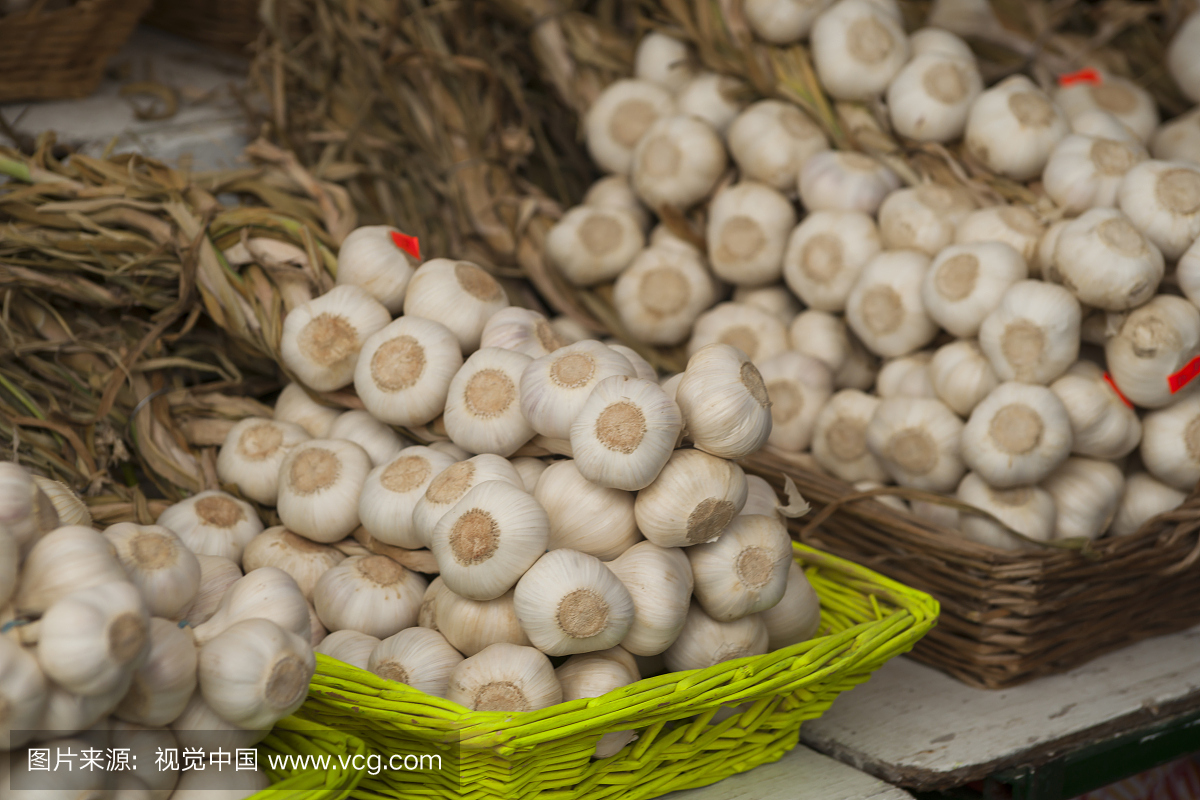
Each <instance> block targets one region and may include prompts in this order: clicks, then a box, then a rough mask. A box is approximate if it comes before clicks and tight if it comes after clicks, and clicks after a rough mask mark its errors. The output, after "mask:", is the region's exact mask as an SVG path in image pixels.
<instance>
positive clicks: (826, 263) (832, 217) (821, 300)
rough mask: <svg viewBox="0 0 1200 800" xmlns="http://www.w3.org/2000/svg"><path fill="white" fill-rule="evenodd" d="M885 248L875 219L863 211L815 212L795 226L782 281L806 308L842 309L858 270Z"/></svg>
mask: <svg viewBox="0 0 1200 800" xmlns="http://www.w3.org/2000/svg"><path fill="white" fill-rule="evenodd" d="M882 249H883V244H882V240H881V238H880V234H879V229H878V228H877V227H876V226H875V220H874V219H872V218H871V217H870V216H869V215H867V214H864V213H863V212H861V211H814V212H812V213H810V214H809V215H808V216H807V217H805V218H804V220H803V221H802V222H801V223H800V224H799V225H797V226H796V228H795V229H794V230H793V231H792V234H791V236H790V237H789V239H788V245H787V250H786V251H785V253H784V257H783V279H784V280H785V281H786V282H787V285H788V288H789V289H791V290H792V291H793V292H795V293H796V296H797V297H799V298H800V299H801V300H803V301H804V303H805V304H806V305H807V306H809V308H812V309H816V310H820V311H842V310H843V309H845V307H846V298H847V297H848V296H849V295H850V290H851V289H852V288H853V287H854V283H855V282H856V281H857V280H858V276H859V274H860V273H861V272H862V268H863V267H864V266H866V264H867V262H869V261H870V260H871V259H872V258H874V257H875V256H876V255H878V254H879V252H880V251H881V250H882Z"/></svg>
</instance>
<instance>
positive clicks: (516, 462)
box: [511, 456, 550, 494]
mask: <svg viewBox="0 0 1200 800" xmlns="http://www.w3.org/2000/svg"><path fill="white" fill-rule="evenodd" d="M511 463H512V465H513V469H515V470H516V471H517V474H518V475H520V476H521V483H522V484H523V485H524V487H525V491H527V492H529V493H530V494H533V492H534V490H535V489H537V484H538V480H539V479H540V478H541V477H542V473H543V472H545V471H546V468H547V467H549V466H550V464H549V463H548V462H546V461H543V460H542V459H540V458H533V457H531V456H521V457H520V458H514V459H512V460H511Z"/></svg>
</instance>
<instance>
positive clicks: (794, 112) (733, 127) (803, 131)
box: [726, 100, 829, 196]
mask: <svg viewBox="0 0 1200 800" xmlns="http://www.w3.org/2000/svg"><path fill="white" fill-rule="evenodd" d="M726 138H727V140H728V142H729V152H730V154H731V155H732V156H733V160H734V162H736V163H737V166H738V171H739V172H740V173H741V174H742V177H743V179H744V180H753V181H761V182H762V183H765V184H767V185H769V186H773V187H774V188H776V189H778V190H779V191H781V192H783V193H784V194H786V195H789V196H794V195H795V193H796V176H798V175H799V174H800V170H801V169H802V168H803V167H804V164H805V163H806V162H807V161H808V160H809V159H810V158H811V157H812V156H813V155H815V154H817V153H820V152H822V151H824V150H828V149H829V142H828V140H827V139H826V138H825V134H824V133H823V132H822V131H821V129H820V128H819V127H817V124H816V123H815V122H813V121H812V120H811V119H810V118H809V117H808V116H806V115H805V113H804V112H803V111H801V110H800V109H799V108H797V107H796V106H795V105H793V104H792V103H784V102H781V101H779V100H760V101H758V102H757V103H753V104H751V105H750V106H749V107H747V108H746V110H745V111H743V112H742V113H741V114H739V115H738V116H737V118H736V119H735V120H734V121H733V122H732V123H731V124H730V126H729V129H728V131H727V132H726Z"/></svg>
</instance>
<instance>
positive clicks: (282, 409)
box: [218, 383, 341, 496]
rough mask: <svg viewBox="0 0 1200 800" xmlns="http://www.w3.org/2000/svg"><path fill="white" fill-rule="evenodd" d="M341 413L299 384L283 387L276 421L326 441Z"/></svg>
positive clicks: (276, 409)
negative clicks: (293, 425)
mask: <svg viewBox="0 0 1200 800" xmlns="http://www.w3.org/2000/svg"><path fill="white" fill-rule="evenodd" d="M340 413H341V412H340V411H338V410H337V409H336V408H330V407H329V406H323V405H321V404H320V403H318V402H317V401H315V400H313V399H312V398H311V397H309V394H308V392H307V391H305V389H304V387H303V386H301V385H300V384H298V383H289V384H288V385H287V386H285V387H283V391H282V392H280V393H279V397H278V398H277V399H276V400H275V420H276V421H277V422H290V423H293V424H295V425H299V426H300V427H301V428H304V430H305V431H306V432H307V433H308V435H309V436H311V437H313V438H314V439H324V438H325V436H326V435H327V434H328V433H329V426H330V425H332V424H333V421H334V420H335V419H337V418H338V414H340ZM218 466H219V462H218ZM247 496H249V495H247Z"/></svg>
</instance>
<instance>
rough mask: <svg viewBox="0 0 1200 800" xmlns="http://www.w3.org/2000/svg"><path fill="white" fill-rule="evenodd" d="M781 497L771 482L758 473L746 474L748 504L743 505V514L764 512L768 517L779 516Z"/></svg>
mask: <svg viewBox="0 0 1200 800" xmlns="http://www.w3.org/2000/svg"><path fill="white" fill-rule="evenodd" d="M779 508H780V503H779V497H778V495H776V494H775V490H774V489H772V488H771V484H769V483H767V482H766V480H764V479H763V478H760V477H759V476H757V475H747V476H746V505H744V506H742V514H762V515H763V516H767V517H774V516H779Z"/></svg>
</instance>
